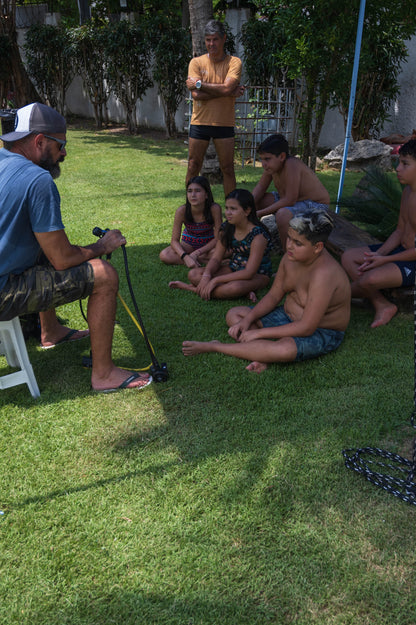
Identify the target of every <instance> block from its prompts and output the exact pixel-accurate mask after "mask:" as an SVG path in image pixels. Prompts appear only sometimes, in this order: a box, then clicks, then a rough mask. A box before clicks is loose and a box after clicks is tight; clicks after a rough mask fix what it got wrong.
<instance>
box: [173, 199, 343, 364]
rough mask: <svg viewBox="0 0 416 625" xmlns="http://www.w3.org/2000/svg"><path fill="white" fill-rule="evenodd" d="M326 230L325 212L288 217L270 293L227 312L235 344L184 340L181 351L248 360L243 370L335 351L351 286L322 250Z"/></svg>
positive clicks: (329, 228) (328, 219) (328, 229)
mask: <svg viewBox="0 0 416 625" xmlns="http://www.w3.org/2000/svg"><path fill="white" fill-rule="evenodd" d="M331 231H332V219H331V216H330V215H329V214H328V213H327V212H326V211H322V210H321V211H319V210H315V211H307V212H304V213H299V214H297V215H296V216H295V217H292V219H291V221H290V226H289V230H288V236H287V251H286V253H285V254H284V256H283V258H282V260H281V262H280V265H279V269H278V272H277V274H276V277H275V279H274V282H273V285H272V287H271V289H270V291H269V292H268V293H267V294H266V295H265V296H264V297H263V298H262V299H261V300H260V301H259V302H258V304H257V305H256V306H254V308H252V307H247V306H237V307H235V308H231V310H229V311H228V313H227V316H226V321H227V324H228V326H229V329H228V334H229V335H230V336H231V337H232V338H233V339H235V341H236V343H220V342H219V341H209V342H196V341H184V343H183V345H182V351H183V353H184V355H185V356H193V355H195V354H200V353H204V352H217V353H222V354H227V355H229V356H235V357H236V358H242V359H244V360H250V361H251V363H250V364H249V365H248V367H247V369H248V370H249V371H256V372H257V373H261V372H262V371H264V370H265V369H266V368H267V364H268V363H271V362H291V361H300V360H306V359H308V358H316V357H318V356H321V355H323V354H326V353H328V352H331V351H333V350H334V349H336V348H337V347H338V346H339V345H340V344H341V342H342V340H343V338H344V333H345V330H346V328H347V326H348V322H349V319H350V301H351V289H350V284H349V280H348V276H347V275H346V273H345V271H344V270H343V269H342V267H341V265H339V264H338V263H337V262H336V260H334V258H333V257H332V256H331V255H330V254H329V253H328V252H327V250H326V249H325V241H326V240H327V239H328V237H329V234H330V233H331ZM285 296H286V299H285V301H284V305H281V302H282V300H283V298H284V297H285Z"/></svg>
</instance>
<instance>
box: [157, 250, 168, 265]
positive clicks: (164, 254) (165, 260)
mask: <svg viewBox="0 0 416 625" xmlns="http://www.w3.org/2000/svg"><path fill="white" fill-rule="evenodd" d="M169 252H170V250H169V248H168V247H165V249H164V250H162V251H161V252H160V254H159V258H160V260H161V261H162V263H167V264H170V262H169V257H170V253H169Z"/></svg>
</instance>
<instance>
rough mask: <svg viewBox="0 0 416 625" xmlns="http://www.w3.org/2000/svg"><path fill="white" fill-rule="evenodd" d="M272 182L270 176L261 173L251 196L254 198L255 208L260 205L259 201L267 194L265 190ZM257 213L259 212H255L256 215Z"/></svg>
mask: <svg viewBox="0 0 416 625" xmlns="http://www.w3.org/2000/svg"><path fill="white" fill-rule="evenodd" d="M272 180H273V179H272V176H271V174H266V172H263V174H262V176H261V178H260V180H259V181H258V183H257V184H256V186H255V187H254V189H253V191H252V195H253V197H254V201H255V203H256V207H257V206H259V205H260V204H261V201H262V199H263V197H264V195H265V194H266V193H267V189H268V188H269V186H270V183H271V181H272ZM258 213H259V211H257V214H258Z"/></svg>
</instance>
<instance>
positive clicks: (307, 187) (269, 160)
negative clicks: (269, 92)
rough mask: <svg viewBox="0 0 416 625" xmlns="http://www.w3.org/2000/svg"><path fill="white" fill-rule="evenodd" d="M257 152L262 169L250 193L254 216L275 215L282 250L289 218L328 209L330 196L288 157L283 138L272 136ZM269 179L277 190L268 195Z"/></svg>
mask: <svg viewBox="0 0 416 625" xmlns="http://www.w3.org/2000/svg"><path fill="white" fill-rule="evenodd" d="M257 152H258V154H259V157H260V160H261V163H262V166H263V169H264V172H263V175H262V177H261V178H260V180H259V182H258V184H257V185H256V186H255V188H254V190H253V196H254V199H255V202H256V208H257V216H258V217H264V216H265V215H271V214H275V215H276V224H277V229H278V231H279V236H280V241H281V244H282V249H283V250H285V245H286V236H287V229H288V227H289V221H290V220H291V219H292V217H293V216H294V215H296V213H297V212H299V211H305V210H312V209H315V208H317V209H323V210H328V207H329V193H328V191H327V190H326V189H325V187H324V185H323V184H322V183H321V182H320V180H319V178H318V177H317V176H316V174H315V173H314V172H313V171H312V169H311V168H310V167H308V166H307V165H305V163H303V162H302V161H301V160H299V159H298V158H296V157H295V156H290V155H289V145H288V142H287V141H286V139H285V137H284V136H283V135H280V134H275V135H271V136H270V137H268V138H267V139H266V140H265V141H263V143H262V144H261V145H260V146H259V148H258V150H257ZM272 180H273V183H274V186H275V187H276V189H277V191H272V192H267V190H268V188H269V186H270V183H271V181H272Z"/></svg>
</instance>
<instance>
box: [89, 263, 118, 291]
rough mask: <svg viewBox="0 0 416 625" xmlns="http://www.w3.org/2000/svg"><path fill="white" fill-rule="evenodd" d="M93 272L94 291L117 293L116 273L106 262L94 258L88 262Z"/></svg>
mask: <svg viewBox="0 0 416 625" xmlns="http://www.w3.org/2000/svg"><path fill="white" fill-rule="evenodd" d="M89 262H90V263H91V265H92V267H93V271H94V291H97V290H98V289H103V288H104V289H106V290H108V291H111V290H112V291H115V292H116V293H117V291H118V283H119V279H118V273H117V271H116V270H115V269H114V267H113V266H112V265H111V264H110V263H109V262H107V261H105V260H101V259H100V258H94V259H93V260H91V261H89Z"/></svg>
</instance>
